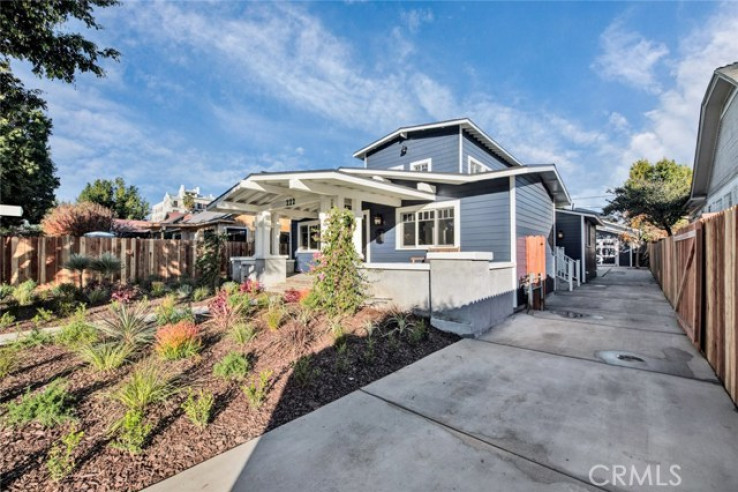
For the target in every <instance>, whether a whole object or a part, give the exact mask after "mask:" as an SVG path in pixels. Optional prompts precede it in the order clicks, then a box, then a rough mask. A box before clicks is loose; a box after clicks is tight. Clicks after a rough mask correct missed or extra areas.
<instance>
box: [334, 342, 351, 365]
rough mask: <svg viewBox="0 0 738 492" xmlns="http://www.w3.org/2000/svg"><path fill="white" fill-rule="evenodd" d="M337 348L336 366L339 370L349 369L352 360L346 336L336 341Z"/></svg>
mask: <svg viewBox="0 0 738 492" xmlns="http://www.w3.org/2000/svg"><path fill="white" fill-rule="evenodd" d="M335 348H336V360H335V363H334V365H335V368H336V370H337V371H339V372H346V371H348V369H349V367H350V365H351V361H350V359H349V350H348V342H347V341H346V337H341V338H339V339H338V340H337V341H336V344H335Z"/></svg>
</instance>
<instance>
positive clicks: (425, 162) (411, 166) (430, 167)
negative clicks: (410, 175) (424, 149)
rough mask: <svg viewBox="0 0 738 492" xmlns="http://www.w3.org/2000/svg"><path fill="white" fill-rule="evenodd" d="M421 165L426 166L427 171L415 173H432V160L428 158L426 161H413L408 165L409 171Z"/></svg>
mask: <svg viewBox="0 0 738 492" xmlns="http://www.w3.org/2000/svg"><path fill="white" fill-rule="evenodd" d="M423 164H428V170H427V171H416V172H424V173H429V172H432V171H433V159H431V158H430V157H429V158H428V159H421V160H419V161H414V162H411V163H410V167H409V169H410V171H415V167H416V166H422V165H423Z"/></svg>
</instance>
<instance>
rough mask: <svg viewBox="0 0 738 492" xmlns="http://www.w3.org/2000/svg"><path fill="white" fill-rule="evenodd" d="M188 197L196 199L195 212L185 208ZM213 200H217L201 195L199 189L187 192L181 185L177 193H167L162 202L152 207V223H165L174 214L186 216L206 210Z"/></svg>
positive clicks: (211, 196)
mask: <svg viewBox="0 0 738 492" xmlns="http://www.w3.org/2000/svg"><path fill="white" fill-rule="evenodd" d="M187 195H191V196H192V197H193V198H194V201H195V204H194V209H193V210H188V209H187V208H185V204H184V200H185V197H186V196H187ZM213 198H215V197H214V196H213V195H207V196H205V195H201V194H200V188H199V187H196V188H193V189H191V190H186V189H185V187H184V185H181V186H180V187H179V190H178V191H177V193H172V194H170V193H165V194H164V199H163V200H162V201H160V202H159V203H155V204H154V205H152V207H151V218H150V220H151V222H164V221H165V220H167V218H169V216H170V215H171V214H173V213H181V214H186V213H191V212H198V211H201V210H205V208H206V207H207V205H208V203H210V202H211V201H213Z"/></svg>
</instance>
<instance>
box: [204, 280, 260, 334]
mask: <svg viewBox="0 0 738 492" xmlns="http://www.w3.org/2000/svg"><path fill="white" fill-rule="evenodd" d="M250 303H251V300H250V298H249V297H248V296H246V295H241V294H233V295H231V296H229V295H228V294H227V293H226V291H224V290H221V291H218V293H217V294H216V296H215V297H214V298H213V300H212V301H210V303H209V304H208V308H209V309H210V317H211V319H212V320H213V323H215V325H216V326H217V327H218V328H220V329H221V330H224V331H225V330H227V329H228V328H229V327H231V326H233V324H234V323H236V322H238V321H241V319H242V318H243V316H244V314H245V312H247V311H248V309H247V308H249V307H250Z"/></svg>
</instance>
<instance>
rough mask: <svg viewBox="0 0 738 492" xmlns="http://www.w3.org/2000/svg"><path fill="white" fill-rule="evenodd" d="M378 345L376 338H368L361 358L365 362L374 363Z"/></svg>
mask: <svg viewBox="0 0 738 492" xmlns="http://www.w3.org/2000/svg"><path fill="white" fill-rule="evenodd" d="M376 345H377V340H376V339H375V338H374V337H368V338H367V339H366V346H365V347H364V352H363V353H362V354H361V358H362V359H364V362H373V361H374V357H375V356H376V353H377V351H376Z"/></svg>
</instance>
